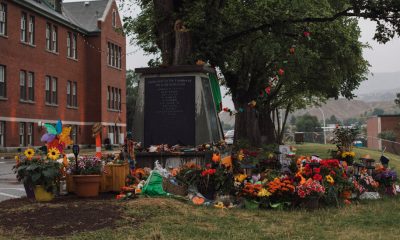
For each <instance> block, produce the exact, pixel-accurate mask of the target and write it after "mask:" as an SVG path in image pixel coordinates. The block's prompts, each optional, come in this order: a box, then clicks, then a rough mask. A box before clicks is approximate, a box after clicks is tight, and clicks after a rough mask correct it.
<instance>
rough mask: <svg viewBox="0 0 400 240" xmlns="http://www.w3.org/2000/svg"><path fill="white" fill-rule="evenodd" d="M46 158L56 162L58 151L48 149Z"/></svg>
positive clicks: (58, 155)
mask: <svg viewBox="0 0 400 240" xmlns="http://www.w3.org/2000/svg"><path fill="white" fill-rule="evenodd" d="M47 157H48V158H50V159H52V160H57V159H58V158H59V157H60V151H58V149H57V148H54V147H53V148H50V150H49V152H48V153H47Z"/></svg>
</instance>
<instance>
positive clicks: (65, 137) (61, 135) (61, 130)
mask: <svg viewBox="0 0 400 240" xmlns="http://www.w3.org/2000/svg"><path fill="white" fill-rule="evenodd" d="M44 127H45V128H46V131H47V133H45V134H44V135H43V136H42V138H41V139H40V141H42V142H44V143H46V145H47V148H56V149H58V150H59V151H60V153H63V152H64V148H65V147H67V146H68V145H70V144H72V143H73V141H72V140H71V138H70V133H71V127H67V126H66V127H63V126H62V122H61V120H58V121H57V123H56V125H55V126H53V125H52V124H50V123H46V124H44Z"/></svg>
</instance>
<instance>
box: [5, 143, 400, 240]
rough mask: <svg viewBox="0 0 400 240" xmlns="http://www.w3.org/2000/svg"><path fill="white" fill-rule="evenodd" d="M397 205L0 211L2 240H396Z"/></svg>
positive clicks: (81, 204)
mask: <svg viewBox="0 0 400 240" xmlns="http://www.w3.org/2000/svg"><path fill="white" fill-rule="evenodd" d="M297 148H298V154H309V153H313V154H318V155H320V156H321V157H324V158H325V157H329V154H328V149H330V148H332V149H333V148H334V146H332V145H331V146H324V145H315V144H304V145H297ZM355 151H356V153H357V155H358V156H360V155H363V154H367V153H368V154H370V155H371V156H372V157H373V158H375V159H378V157H379V156H380V153H379V152H377V151H371V150H368V149H355ZM387 156H388V157H389V158H390V159H391V163H392V164H393V166H399V165H400V164H399V163H400V160H399V159H400V158H399V157H398V156H395V155H390V154H388V155H387ZM67 199H68V198H67ZM399 200H400V197H394V198H384V199H381V200H375V201H360V202H353V203H352V204H351V205H348V206H344V207H342V208H326V209H321V210H318V211H314V212H306V211H305V210H292V211H279V210H245V209H231V210H221V209H216V208H213V207H197V206H193V205H191V204H189V203H186V202H183V201H178V200H175V199H171V198H145V197H143V198H139V199H135V200H129V201H117V200H114V199H112V198H110V197H109V196H107V197H106V198H104V199H94V200H85V199H79V198H74V197H72V198H71V199H70V200H63V199H60V200H57V201H56V202H52V203H46V204H43V203H42V204H39V203H29V202H28V201H26V200H11V201H8V202H3V203H1V204H0V216H1V219H0V239H26V238H30V239H32V238H34V239H47V238H49V239H53V238H54V237H55V236H57V235H56V234H55V233H57V229H60V232H59V233H60V234H59V235H62V236H61V237H62V238H63V239H64V238H66V239H232V240H233V239H397V238H398V236H399V235H400V223H399V219H400V201H399ZM46 209H51V211H50V210H49V211H46ZM50 212H51V214H50ZM96 212H97V213H98V214H95V213H96ZM79 213H81V214H79ZM84 213H87V214H84ZM116 213H117V214H116ZM75 214H78V217H77V216H75ZM59 215H61V217H60V216H59ZM27 216H29V217H27ZM107 216H110V217H109V218H107ZM45 218H49V219H48V220H47V221H45V220H44V219H45ZM50 219H51V220H50ZM105 223H106V224H105ZM46 229H49V231H46Z"/></svg>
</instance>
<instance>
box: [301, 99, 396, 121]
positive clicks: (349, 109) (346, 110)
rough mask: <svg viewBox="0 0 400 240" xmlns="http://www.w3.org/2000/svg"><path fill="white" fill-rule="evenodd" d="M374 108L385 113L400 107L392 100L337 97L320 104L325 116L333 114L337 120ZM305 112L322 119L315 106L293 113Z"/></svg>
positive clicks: (393, 111)
mask: <svg viewBox="0 0 400 240" xmlns="http://www.w3.org/2000/svg"><path fill="white" fill-rule="evenodd" d="M375 108H380V109H383V110H384V111H385V114H394V113H399V112H400V109H399V108H398V107H396V105H395V104H394V102H393V101H379V102H365V101H361V100H346V99H338V100H329V101H327V103H326V104H323V105H321V109H322V110H323V112H324V113H325V117H326V118H329V117H330V116H332V115H335V116H336V118H338V119H339V120H344V119H348V118H358V117H360V116H362V115H364V114H365V113H366V112H367V113H368V112H372V111H373V110H374V109H375ZM305 113H309V114H310V115H314V116H317V117H318V119H320V120H322V114H321V111H320V110H319V109H318V108H316V107H312V108H308V109H305V110H300V111H296V112H295V113H294V115H295V116H299V115H303V114H305Z"/></svg>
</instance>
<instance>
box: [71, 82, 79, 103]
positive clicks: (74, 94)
mask: <svg viewBox="0 0 400 240" xmlns="http://www.w3.org/2000/svg"><path fill="white" fill-rule="evenodd" d="M77 85H78V84H77V83H76V82H73V83H72V106H74V107H78V86H77Z"/></svg>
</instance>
